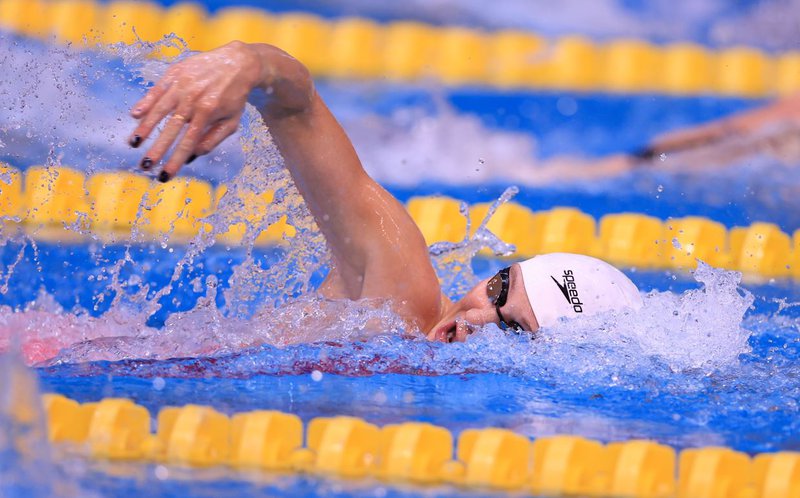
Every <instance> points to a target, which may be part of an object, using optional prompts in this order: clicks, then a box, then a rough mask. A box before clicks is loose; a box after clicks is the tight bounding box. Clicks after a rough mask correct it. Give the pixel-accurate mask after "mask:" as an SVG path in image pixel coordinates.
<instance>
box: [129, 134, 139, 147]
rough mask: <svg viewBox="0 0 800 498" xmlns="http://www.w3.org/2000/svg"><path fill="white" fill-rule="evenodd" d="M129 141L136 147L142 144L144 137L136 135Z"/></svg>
mask: <svg viewBox="0 0 800 498" xmlns="http://www.w3.org/2000/svg"><path fill="white" fill-rule="evenodd" d="M128 143H129V144H131V147H133V148H136V147H138V146H140V145H142V137H141V136H140V135H134V136H133V138H131V139H130V141H129V142H128Z"/></svg>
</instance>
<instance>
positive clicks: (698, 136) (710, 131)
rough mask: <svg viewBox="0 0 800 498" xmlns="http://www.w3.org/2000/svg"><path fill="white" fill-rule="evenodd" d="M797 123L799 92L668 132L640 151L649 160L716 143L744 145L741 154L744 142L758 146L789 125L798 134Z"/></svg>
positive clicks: (711, 145) (643, 157) (731, 145)
mask: <svg viewBox="0 0 800 498" xmlns="http://www.w3.org/2000/svg"><path fill="white" fill-rule="evenodd" d="M798 126H800V94H798V95H794V96H791V97H787V98H784V99H781V100H778V101H776V102H773V103H771V104H768V105H766V106H761V107H757V108H755V109H752V110H749V111H744V112H740V113H736V114H734V115H732V116H729V117H725V118H722V119H718V120H716V121H712V122H710V123H706V124H702V125H699V126H695V127H690V128H683V129H680V130H676V131H672V132H668V133H665V134H663V135H661V136H658V137H656V138H655V139H654V140H653V141H652V142H651V143H650V145H649V146H648V147H646V148H645V149H643V150H642V151H641V152H639V153H638V154H637V155H638V156H639V157H640V158H641V159H647V160H649V159H652V158H658V157H659V156H660V155H661V154H670V153H688V152H692V151H699V150H701V149H706V148H708V149H711V148H714V147H727V148H737V147H738V148H740V149H742V151H741V152H740V154H739V155H742V154H746V153H747V152H748V150H749V149H748V147H743V146H742V144H743V142H747V143H746V144H745V145H748V146H749V148H753V147H757V146H758V145H759V144H758V143H757V142H769V141H770V140H779V139H780V135H781V134H783V132H784V131H785V130H786V129H787V127H789V128H791V130H792V131H793V132H794V134H795V135H796V134H797V127H798ZM749 152H751V153H752V152H753V151H752V150H749Z"/></svg>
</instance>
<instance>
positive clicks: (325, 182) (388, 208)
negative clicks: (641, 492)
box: [256, 46, 441, 330]
mask: <svg viewBox="0 0 800 498" xmlns="http://www.w3.org/2000/svg"><path fill="white" fill-rule="evenodd" d="M256 47H257V49H258V50H260V51H261V53H262V54H263V55H262V57H265V58H269V57H273V55H271V53H272V52H271V51H272V50H274V48H272V47H268V46H256ZM297 64H298V65H299V63H297ZM301 67H302V66H301ZM291 74H297V73H295V72H292V73H291ZM294 83H295V84H296V85H297V87H300V88H303V89H304V92H305V93H306V94H307V95H308V99H307V102H308V104H307V105H306V106H304V107H300V108H298V107H296V106H295V105H296V103H297V102H302V101H304V100H305V99H298V98H297V95H299V94H302V93H303V92H298V89H297V87H294V88H293V87H292V85H291V84H289V85H286V86H285V87H284V88H285V89H287V90H288V91H290V92H291V93H290V95H291V96H292V97H291V99H288V100H287V101H286V102H287V105H286V106H282V105H281V104H282V102H283V97H282V95H281V94H280V93H279V92H278V91H274V93H273V95H274V100H273V101H272V102H271V103H270V104H268V105H267V106H265V107H264V108H263V109H262V115H263V116H264V119H265V121H266V122H267V124H268V125H269V128H270V132H271V134H272V136H273V138H274V139H275V142H276V143H277V145H278V148H279V149H280V151H281V154H282V155H283V157H284V158H285V160H286V165H287V167H288V168H289V171H290V172H291V174H292V177H293V179H294V181H295V184H296V185H297V188H298V189H299V190H300V193H301V194H302V195H303V198H304V199H305V200H306V203H307V204H308V207H309V209H310V210H311V213H312V214H313V215H314V218H315V219H316V221H317V224H318V225H319V227H320V230H321V231H322V233H323V234H324V235H325V237H326V239H327V241H328V243H329V245H330V248H331V251H332V252H333V256H334V259H335V264H336V269H335V271H334V275H333V276H332V277H331V278H332V281H329V282H328V284H327V285H325V286H324V287H323V289H322V291H323V292H326V291H327V292H329V293H333V294H336V295H335V296H333V295H332V296H330V297H348V298H351V299H358V298H365V297H377V298H392V299H393V300H394V301H395V306H396V308H397V310H398V311H399V312H400V313H401V314H402V315H404V316H406V317H407V318H410V319H411V320H412V321H413V322H415V324H416V326H418V327H419V328H420V329H422V330H427V328H428V327H429V326H431V325H433V323H432V322H433V321H434V320H435V318H436V316H438V307H439V306H440V303H441V297H440V292H441V290H440V288H439V283H438V279H437V277H436V274H435V272H434V270H433V267H432V266H431V263H430V258H429V255H428V250H427V246H426V244H425V241H424V239H423V237H422V234H421V233H420V231H419V228H418V227H417V225H416V224H415V223H414V221H413V220H412V219H411V217H410V216H409V214H408V212H407V211H406V210H405V208H404V207H403V205H402V204H401V203H400V202H398V201H397V199H395V198H394V197H393V196H392V195H391V194H389V193H388V192H387V191H386V190H384V189H383V188H382V187H381V186H380V185H378V184H377V183H376V182H375V181H374V180H373V179H372V178H370V177H369V176H368V175H367V173H366V172H365V171H364V168H363V167H362V165H361V161H360V160H359V158H358V155H357V154H356V151H355V149H354V148H353V145H352V143H351V142H350V139H349V138H348V137H347V135H346V134H345V132H344V130H343V129H342V127H341V126H340V125H339V123H338V122H337V121H336V118H335V117H334V116H333V115H332V114H331V112H330V111H329V110H328V108H327V106H326V105H325V103H324V102H323V101H322V99H321V98H320V97H319V95H318V94H317V93H316V92H315V91H314V88H313V84H312V82H311V79H310V77H307V76H305V77H299V78H297V79H296V80H294ZM269 84H270V80H269V79H268V78H267V79H265V80H264V81H263V82H262V85H269ZM342 294H343V295H342Z"/></svg>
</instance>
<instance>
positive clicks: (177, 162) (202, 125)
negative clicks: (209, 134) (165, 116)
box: [154, 114, 208, 182]
mask: <svg viewBox="0 0 800 498" xmlns="http://www.w3.org/2000/svg"><path fill="white" fill-rule="evenodd" d="M173 119H174V118H173ZM207 123H208V118H207V115H206V114H196V115H195V116H194V117H193V118H192V121H191V122H189V123H188V125H187V126H186V132H185V133H184V134H183V137H181V139H180V141H179V142H178V145H177V146H176V147H175V149H174V150H173V151H172V155H171V156H170V158H169V161H167V164H165V165H164V169H162V170H161V173H159V175H158V179H159V181H162V182H166V181H169V179H170V178H173V177H174V176H175V175H177V174H178V171H180V169H181V168H182V167H183V165H184V164H189V163H190V162H192V161H194V159H195V158H196V157H197V155H196V154H195V149H196V148H197V144H198V143H199V142H200V139H201V138H202V137H203V133H204V132H205V131H206V127H207V125H206V124H207ZM165 131H166V130H165ZM162 137H164V133H162V134H161V137H159V140H161V138H162ZM167 140H169V137H167V138H166V139H165V144H166V141H167ZM173 140H174V137H173V138H172V139H171V140H170V143H169V144H172V141H173ZM157 145H159V146H163V147H165V148H164V149H163V150H161V149H159V150H157V151H156V152H155V153H161V154H165V153H166V150H167V149H168V148H169V145H163V144H157ZM154 147H155V146H154ZM159 157H161V156H159Z"/></svg>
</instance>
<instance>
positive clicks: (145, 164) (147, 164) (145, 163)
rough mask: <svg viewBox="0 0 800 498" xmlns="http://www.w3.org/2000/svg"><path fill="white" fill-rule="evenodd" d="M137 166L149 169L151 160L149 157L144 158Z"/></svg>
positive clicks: (151, 163)
mask: <svg viewBox="0 0 800 498" xmlns="http://www.w3.org/2000/svg"><path fill="white" fill-rule="evenodd" d="M139 166H141V168H142V169H150V168H152V167H153V160H152V159H150V158H149V157H145V158H144V159H142V162H141V163H139Z"/></svg>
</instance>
